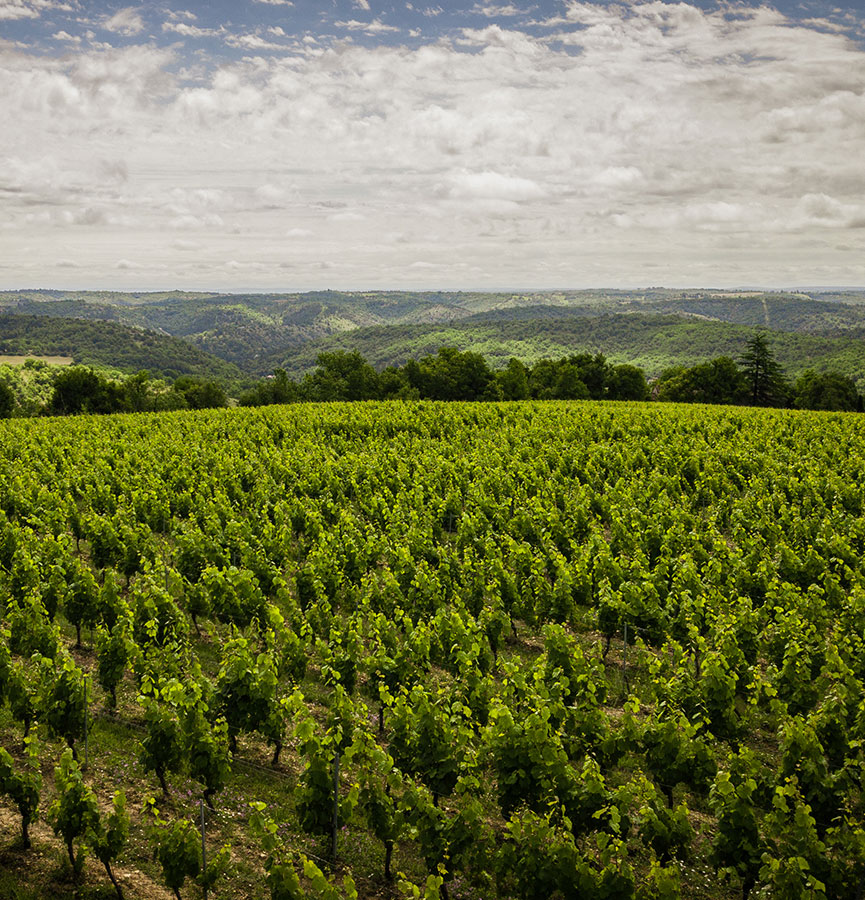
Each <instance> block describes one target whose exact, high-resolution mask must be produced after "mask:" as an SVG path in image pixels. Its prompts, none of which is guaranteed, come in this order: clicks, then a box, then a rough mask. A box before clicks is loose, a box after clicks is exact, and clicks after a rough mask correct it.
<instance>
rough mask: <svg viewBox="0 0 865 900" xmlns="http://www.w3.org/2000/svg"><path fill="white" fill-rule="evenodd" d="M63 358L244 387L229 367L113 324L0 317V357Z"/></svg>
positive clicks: (185, 346) (164, 338) (166, 339)
mask: <svg viewBox="0 0 865 900" xmlns="http://www.w3.org/2000/svg"><path fill="white" fill-rule="evenodd" d="M5 354H13V355H21V356H26V355H27V354H32V355H34V356H55V355H57V356H69V357H72V359H73V361H74V362H76V363H79V364H83V365H89V366H97V367H106V368H111V369H118V370H120V371H123V372H136V371H138V370H140V369H147V370H148V371H149V372H151V373H152V374H153V375H155V376H158V377H161V378H169V379H174V378H177V377H178V376H180V375H197V376H202V377H207V378H217V379H219V380H220V381H223V382H225V383H227V384H237V383H239V382H243V381H244V377H243V374H242V373H241V372H240V370H239V369H237V367H236V366H234V365H233V364H231V363H228V362H226V361H225V360H222V359H219V358H217V357H215V356H212V355H211V354H209V353H207V352H205V351H203V350H200V349H199V348H197V347H194V346H192V345H191V344H189V343H187V342H186V341H183V340H180V339H179V338H175V337H171V336H169V335H164V334H157V333H156V332H154V331H150V330H145V329H142V328H132V327H129V326H126V325H120V324H117V323H114V322H105V321H86V320H81V319H65V318H55V317H52V316H26V315H10V314H4V315H0V355H5Z"/></svg>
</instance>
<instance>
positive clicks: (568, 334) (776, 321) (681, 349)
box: [0, 288, 865, 378]
mask: <svg viewBox="0 0 865 900" xmlns="http://www.w3.org/2000/svg"><path fill="white" fill-rule="evenodd" d="M0 309H3V310H5V311H6V312H7V313H9V314H24V315H33V314H38V315H51V316H58V317H72V318H82V319H90V320H100V319H101V320H105V321H113V322H118V323H120V324H125V325H134V326H138V327H141V328H147V329H150V330H155V331H159V332H161V333H164V334H167V335H173V336H175V337H182V338H183V339H184V340H186V341H188V342H189V343H191V344H194V345H195V346H196V347H198V348H200V349H203V350H205V351H207V352H209V353H211V354H213V355H215V356H218V357H220V358H221V359H224V360H226V361H228V362H232V363H234V364H236V365H237V366H238V367H239V368H241V369H243V370H244V371H247V372H251V373H254V374H259V375H260V374H265V373H266V372H268V371H270V370H271V369H273V368H274V367H275V366H277V365H282V364H283V363H287V365H288V366H289V367H290V368H291V369H292V371H300V370H302V369H304V368H309V367H310V366H311V365H312V363H313V362H314V359H315V352H317V348H324V349H327V348H328V347H331V346H335V347H357V348H358V349H360V350H361V351H362V352H363V353H364V355H365V356H367V357H368V358H370V359H373V360H375V361H376V362H377V363H379V364H381V365H384V364H386V363H389V362H398V361H400V360H402V361H404V360H405V359H406V358H407V357H408V356H411V355H417V353H422V352H428V351H429V350H433V351H434V350H435V349H437V347H438V346H441V345H442V343H444V344H453V345H455V346H458V347H460V349H473V350H478V351H479V352H484V353H486V352H489V353H490V354H491V359H493V360H494V361H496V360H501V359H506V358H508V357H509V356H517V357H519V358H521V359H523V360H524V361H527V362H528V361H532V360H534V359H536V358H538V356H537V355H538V354H540V355H544V354H547V355H552V356H560V355H563V354H566V353H569V352H577V351H579V350H596V349H602V350H605V347H601V346H600V344H599V342H600V341H601V340H602V339H604V340H606V335H605V334H604V333H603V331H604V328H606V329H607V330H608V331H609V325H607V326H602V325H601V324H599V323H595V324H593V325H592V326H591V329H592V332H593V334H592V336H591V339H592V340H593V341H594V343H593V344H591V345H589V344H587V343H584V344H580V345H573V344H571V343H568V342H569V341H570V340H571V338H572V336H573V332H574V330H575V329H576V330H577V331H580V330H581V328H582V326H580V325H577V324H575V323H573V322H572V323H571V324H570V325H566V324H563V322H564V321H566V320H568V319H570V318H571V317H573V316H586V317H591V318H593V319H599V317H602V316H605V315H616V314H624V313H628V314H633V313H636V314H642V315H644V316H647V317H649V318H651V317H656V316H662V317H667V316H670V315H674V316H676V317H678V319H679V320H680V321H684V322H685V323H690V326H691V330H690V331H686V330H683V331H681V332H680V340H679V341H678V346H677V342H676V341H675V340H672V341H668V342H666V344H664V341H663V340H662V341H661V343H660V345H659V346H656V347H655V346H647V345H646V340H647V336H646V335H645V334H643V333H638V334H636V335H635V336H634V338H633V339H630V340H629V339H628V337H627V335H626V334H623V333H618V332H613V333H612V334H611V335H609V337H610V341H611V344H610V349H609V352H610V353H611V354H614V355H615V358H616V359H617V361H621V362H633V363H635V364H638V365H643V366H645V367H646V368H647V370H648V371H649V372H650V374H651V373H652V372H654V371H656V370H658V369H659V368H663V367H664V366H666V365H668V364H674V363H675V364H682V365H688V364H692V363H693V362H695V361H696V360H697V357H696V356H695V355H694V354H691V355H688V354H687V349H688V347H690V346H691V344H692V342H693V338H694V336H695V335H696V336H697V342H696V345H695V346H696V347H697V349H698V352H701V353H702V352H703V351H705V353H704V358H705V357H710V356H713V355H720V354H722V353H726V352H728V350H727V349H725V347H726V346H727V344H728V343H729V342H731V341H733V340H735V339H736V338H735V337H734V335H735V334H736V333H735V332H730V331H727V332H725V331H723V329H722V330H718V329H717V328H715V327H714V326H717V324H718V323H731V324H736V325H741V326H748V327H750V328H754V327H761V328H767V329H769V330H773V331H781V332H793V333H801V334H813V335H821V336H823V337H824V338H826V339H827V341H828V343H826V344H825V345H824V347H825V348H829V346H830V343H831V341H832V340H834V339H835V338H839V337H840V338H843V335H844V334H846V333H847V332H848V331H850V330H856V329H859V330H860V332H861V331H862V329H865V294H861V293H855V292H847V293H839V294H833V295H826V296H823V295H821V294H813V295H810V294H802V293H778V292H775V293H771V292H756V291H739V292H735V291H733V292H731V291H701V290H696V291H677V290H666V289H661V288H658V289H648V290H644V291H612V290H602V291H600V290H599V291H559V292H510V293H504V292H502V293H481V292H408V291H355V292H343V291H315V292H310V293H286V294H195V293H188V292H163V293H154V294H121V293H112V292H100V291H92V292H74V291H72V292H63V291H19V292H14V291H7V292H3V293H0ZM516 321H525V322H533V323H535V324H534V325H532V326H531V329H529V330H527V331H525V332H524V333H518V331H517V330H515V328H516V326H514V325H510V326H509V329H508V330H507V331H506V332H504V333H503V335H502V336H501V338H499V339H491V331H490V326H492V325H498V324H499V323H505V322H516ZM616 321H620V322H621V323H622V324H623V325H628V327H629V328H631V327H633V328H634V329H637V331H640V329H644V326H641V325H639V324H636V323H637V322H638V320H636V319H635V320H628V319H622V320H616ZM656 321H657V322H658V327H659V329H661V328H663V329H668V328H669V323H667V321H666V318H663V319H661V318H659V319H657V320H656ZM703 323H704V324H705V325H706V328H705V330H704V329H702V324H703ZM406 326H412V327H411V328H409V329H408V330H406ZM434 326H438V328H437V329H436V328H435V327H434ZM369 328H381V329H384V330H383V331H381V332H368V333H367V332H364V334H362V335H354V332H356V331H357V330H358V329H369ZM393 328H397V330H395V331H394V330H391V329H393ZM452 328H454V329H456V331H453V332H452V333H451V329H452ZM562 329H565V331H564V332H563V331H562ZM437 332H444V335H443V336H442V337H441V338H435V337H433V335H435V334H436V333H437ZM740 334H741V332H740ZM348 335H353V336H352V337H351V338H347V336H348ZM328 339H331V340H332V341H333V343H332V344H331V343H328ZM346 340H349V341H356V343H351V342H349V343H345V341H346ZM437 341H439V342H438V343H437ZM311 342H316V343H315V345H314V348H312V349H310V348H309V347H308V345H310V343H311ZM725 342H726V343H725ZM372 343H375V344H376V346H375V347H372V346H371V344H372ZM788 346H789V353H787V354H786V356H784V360H783V361H784V363H785V365H786V366H787V367H788V368H790V369H791V371H794V370H795V371H796V372H798V371H800V370H801V369H803V368H807V367H808V366H812V365H813V366H818V367H819V366H820V365H822V362H821V359H822V358H823V357H824V356H825V357H826V358H827V359H828V356H829V355H831V354H830V353H829V350H828V349H826V350H825V352H824V350H823V349H821V346H820V345H819V343H813V344H807V343H805V344H796V343H795V342H789V344H788ZM837 349H838V353H837V358H836V359H835V360H834V361H833V362H832V363H828V362H827V363H826V364H827V365H830V364H831V365H835V366H836V367H838V366H840V365H842V364H843V367H844V373H845V374H850V375H853V374H856V377H857V378H858V377H861V373H858V374H857V373H856V367H857V365H858V363H857V362H856V360H855V358H854V357H855V353H853V354H852V355H851V354H850V353H849V352H848V351H849V350H850V347H849V346H848V345H845V344H844V343H843V340H842V342H841V343H839V344H838V347H837ZM779 352H782V355H783V354H784V351H781V350H780V348H779ZM799 352H802V353H806V354H810V355H809V356H808V358H807V359H803V361H802V364H801V366H799V365H798V364H797V363H796V361H795V360H794V359H793V356H795V354H796V353H799ZM827 354H828V355H827Z"/></svg>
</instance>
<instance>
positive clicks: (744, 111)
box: [0, 0, 865, 290]
mask: <svg viewBox="0 0 865 900" xmlns="http://www.w3.org/2000/svg"><path fill="white" fill-rule="evenodd" d="M847 2H848V3H850V5H849V6H847V7H845V6H840V7H839V6H837V5H835V4H831V3H823V2H818V0H802V2H793V0H776V2H775V3H774V4H773V5H768V4H766V5H759V4H757V3H754V2H751V0H747V2H729V3H721V4H718V3H715V2H711V0H691V2H687V3H685V2H682V3H679V2H665V0H651V2H623V3H607V2H578V0H538V2H534V3H532V2H528V0H514V2H483V0H482V2H477V3H471V2H469V3H465V2H456V3H450V2H449V3H445V2H444V0H442V2H440V3H435V4H433V5H430V4H429V3H428V2H427V0H414V2H411V3H407V2H383V0H321V2H312V0H294V2H289V0H210V2H207V3H194V2H186V3H183V2H182V0H167V2H145V3H139V4H136V5H133V6H123V5H121V4H119V3H108V2H93V3H90V2H83V0H0V122H2V123H3V125H2V127H0V204H2V216H0V287H2V288H7V289H9V288H24V287H31V288H36V287H60V288H115V289H118V290H135V289H138V290H153V289H170V288H175V287H177V288H186V289H197V290H301V289H311V288H326V287H331V288H346V289H361V288H382V289H385V288H400V287H405V288H430V289H435V288H450V289H458V288H464V289H473V288H490V289H492V288H506V289H508V288H509V289H517V288H557V287H561V288H567V287H574V288H577V287H594V286H621V287H636V286H648V285H668V286H737V285H761V286H777V287H790V286H797V285H800V286H801V285H865V11H863V10H862V4H861V3H857V4H856V6H857V7H858V9H857V8H854V7H853V5H852V3H851V2H850V0H847Z"/></svg>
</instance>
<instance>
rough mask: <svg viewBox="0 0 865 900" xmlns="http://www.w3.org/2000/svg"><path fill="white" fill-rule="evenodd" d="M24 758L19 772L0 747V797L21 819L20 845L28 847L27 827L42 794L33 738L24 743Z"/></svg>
mask: <svg viewBox="0 0 865 900" xmlns="http://www.w3.org/2000/svg"><path fill="white" fill-rule="evenodd" d="M25 749H26V752H27V759H26V761H25V765H24V767H23V768H21V769H20V770H19V769H18V768H17V767H16V766H15V761H14V760H13V759H12V757H11V756H10V755H9V753H8V752H7V751H6V750H5V749H3V748H2V747H0V794H5V795H6V796H7V797H8V798H9V799H10V800H11V801H12V802H13V803H14V804H15V806H16V808H17V809H18V814H19V815H20V816H21V845H22V846H23V847H24V849H25V850H26V849H29V847H30V825H31V823H32V822H34V821H35V820H36V817H37V813H38V811H39V801H40V793H41V791H42V773H41V772H40V771H39V759H38V746H37V744H36V741H35V740H34V738H32V737H30V738H28V739H27V740H26V741H25Z"/></svg>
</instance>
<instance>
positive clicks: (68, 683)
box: [37, 656, 87, 754]
mask: <svg viewBox="0 0 865 900" xmlns="http://www.w3.org/2000/svg"><path fill="white" fill-rule="evenodd" d="M37 707H38V709H39V717H40V720H41V721H42V722H44V723H45V725H46V726H47V727H48V731H49V733H50V734H51V735H52V736H53V737H59V738H63V740H65V741H66V743H67V744H68V745H69V747H70V749H71V751H72V753H73V754H74V753H75V749H74V748H75V742H76V741H77V740H82V739H83V738H84V733H85V730H86V728H87V720H86V719H87V679H86V676H85V675H84V673H83V672H82V671H81V669H79V668H78V666H76V665H75V662H74V660H73V659H72V658H71V657H70V656H65V657H63V658H62V659H61V660H60V661H59V663H58V665H57V667H56V668H53V667H49V666H46V667H45V668H44V670H43V676H42V679H41V685H40V693H39V700H38V702H37Z"/></svg>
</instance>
